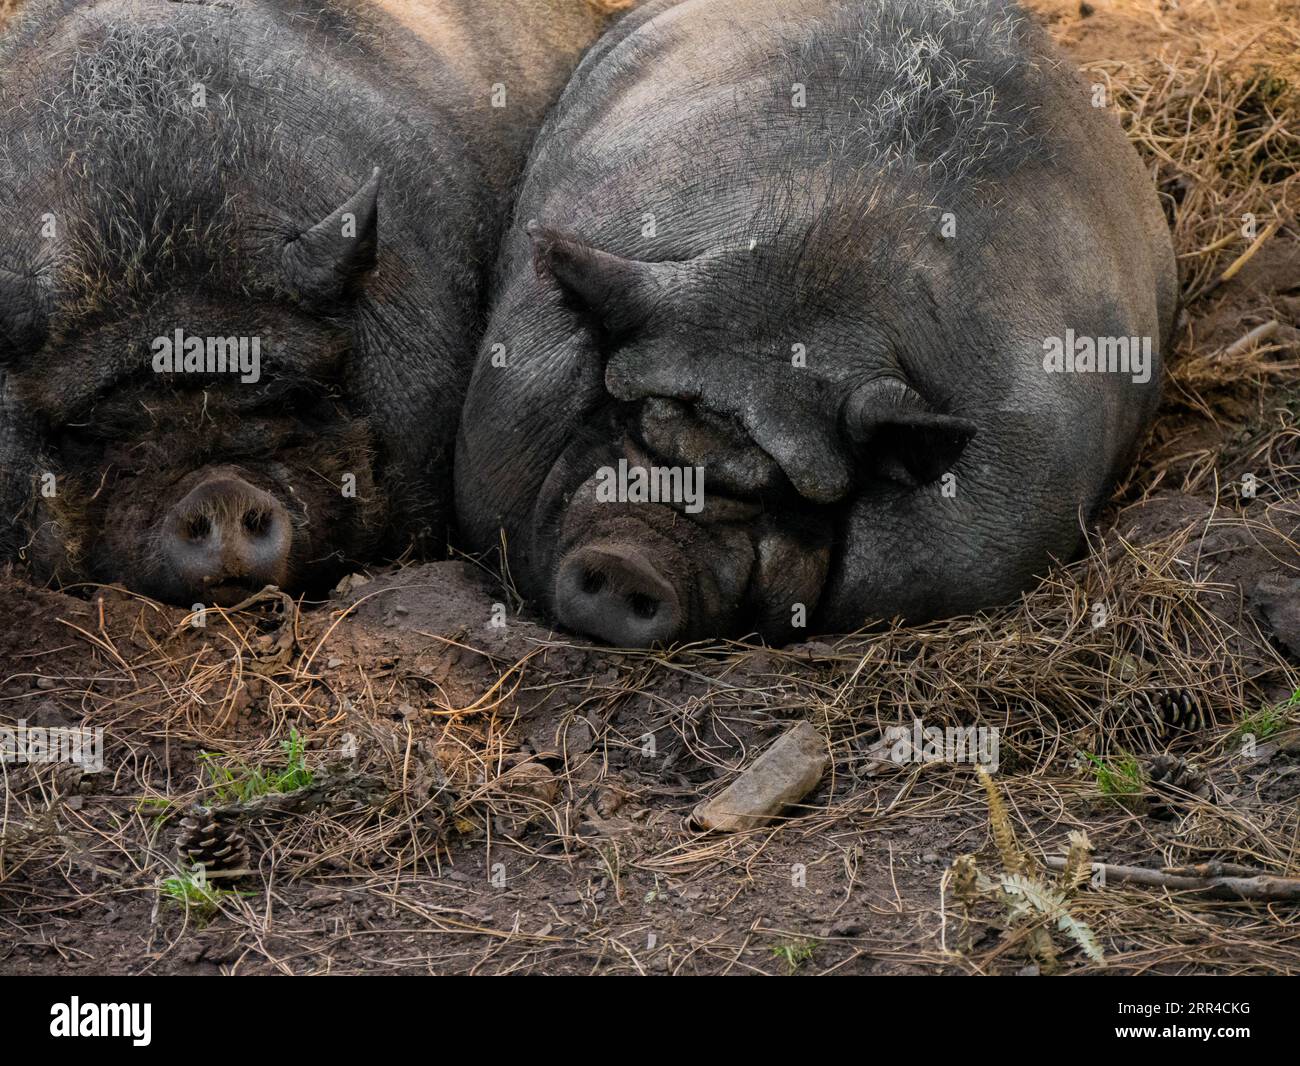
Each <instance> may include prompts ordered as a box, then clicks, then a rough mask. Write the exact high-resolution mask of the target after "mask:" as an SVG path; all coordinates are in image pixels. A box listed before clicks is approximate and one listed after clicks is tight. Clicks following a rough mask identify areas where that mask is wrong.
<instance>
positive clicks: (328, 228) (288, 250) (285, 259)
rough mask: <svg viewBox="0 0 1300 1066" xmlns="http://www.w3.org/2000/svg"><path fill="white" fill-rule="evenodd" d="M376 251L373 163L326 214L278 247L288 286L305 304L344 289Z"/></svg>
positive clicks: (366, 267) (370, 265)
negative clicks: (360, 182)
mask: <svg viewBox="0 0 1300 1066" xmlns="http://www.w3.org/2000/svg"><path fill="white" fill-rule="evenodd" d="M378 251H379V168H378V167H376V168H375V172H374V173H373V174H371V175H370V180H369V181H367V182H366V183H365V184H364V185H363V186H361V188H360V189H358V190H357V191H356V192H355V193H353V194H352V196H351V197H349V198H348V200H347V201H346V202H345V203H344V204H342V205H341V206H340V207H339V208H338V209H337V210H335V211H334V213H333V214H331V215H330V216H329V217H328V218H326V219H324V220H322V221H320V222H318V223H316V225H314V226H312V228H311V229H309V230H307V231H306V232H305V233H301V234H299V235H298V236H297V237H296V238H294V239H293V240H291V241H290V242H289V243H288V244H286V245H285V246H284V251H283V252H282V253H281V257H280V264H281V267H282V269H283V272H284V281H285V284H286V286H287V287H288V289H289V291H290V292H292V293H293V294H294V295H295V296H296V297H297V298H298V299H300V300H304V301H307V302H309V303H329V302H330V301H333V300H339V299H342V298H343V297H345V296H347V295H349V294H350V292H351V291H352V289H353V287H354V286H355V284H356V281H357V279H358V278H360V277H361V276H362V275H363V274H365V273H366V272H367V271H368V270H371V269H373V268H374V265H375V261H376V259H377V256H378Z"/></svg>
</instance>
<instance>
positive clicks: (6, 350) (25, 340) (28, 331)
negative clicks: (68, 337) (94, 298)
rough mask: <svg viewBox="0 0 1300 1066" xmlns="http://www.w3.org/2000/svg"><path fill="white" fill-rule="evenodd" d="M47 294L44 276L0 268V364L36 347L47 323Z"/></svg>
mask: <svg viewBox="0 0 1300 1066" xmlns="http://www.w3.org/2000/svg"><path fill="white" fill-rule="evenodd" d="M50 297H51V287H50V283H49V279H48V277H47V276H46V275H44V274H36V275H23V274H15V273H13V272H12V271H9V270H6V269H4V267H0V364H3V363H8V362H10V361H11V360H13V359H15V358H17V357H18V356H21V355H24V354H26V353H27V352H30V351H34V350H35V349H36V348H38V347H40V344H41V342H42V341H43V340H44V339H45V333H46V329H47V327H48V325H49V311H50V303H51V299H50Z"/></svg>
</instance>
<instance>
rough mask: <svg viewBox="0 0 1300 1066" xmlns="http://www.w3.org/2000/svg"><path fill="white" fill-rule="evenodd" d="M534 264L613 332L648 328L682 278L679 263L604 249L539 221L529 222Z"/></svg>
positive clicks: (630, 331) (539, 272)
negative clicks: (640, 258)
mask: <svg viewBox="0 0 1300 1066" xmlns="http://www.w3.org/2000/svg"><path fill="white" fill-rule="evenodd" d="M527 230H528V236H529V238H530V239H531V240H532V242H533V265H534V267H535V268H536V270H537V274H538V276H539V277H550V278H553V279H554V280H555V282H556V283H557V284H558V285H559V286H560V288H562V289H563V290H564V292H565V294H566V295H567V296H568V297H569V299H570V300H571V301H572V302H573V303H575V304H576V305H578V306H579V307H580V308H581V309H582V310H584V311H586V312H587V313H589V314H590V315H592V316H593V317H594V318H595V319H596V320H597V321H598V322H599V323H600V324H601V325H602V326H603V327H604V328H605V329H606V330H608V331H609V332H611V333H615V334H625V333H632V332H635V331H637V330H639V329H644V328H645V327H646V326H648V325H649V323H650V321H651V319H652V318H653V317H654V314H655V311H656V310H657V309H658V308H659V307H660V306H661V304H662V302H663V300H664V297H665V296H666V295H667V294H668V293H669V292H671V290H672V289H673V288H674V287H675V286H676V285H677V284H678V283H679V282H680V280H681V277H682V273H683V269H684V268H683V264H681V263H648V262H644V261H643V260H639V259H624V258H622V257H621V256H617V255H611V254H610V253H609V252H602V251H601V250H600V249H599V248H593V247H592V246H591V245H589V244H584V243H583V242H581V241H579V240H577V239H576V238H573V237H568V236H565V235H564V234H562V233H560V232H558V231H557V230H553V229H551V228H550V227H549V226H543V225H542V224H541V223H540V222H538V221H537V220H536V219H534V220H532V221H531V222H529V223H528V226H527Z"/></svg>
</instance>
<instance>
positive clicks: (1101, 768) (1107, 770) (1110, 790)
mask: <svg viewBox="0 0 1300 1066" xmlns="http://www.w3.org/2000/svg"><path fill="white" fill-rule="evenodd" d="M1088 761H1089V762H1091V763H1092V772H1093V775H1094V776H1095V777H1096V779H1097V788H1098V789H1099V790H1100V792H1101V794H1102V795H1103V796H1109V797H1110V798H1111V799H1114V800H1117V801H1119V802H1121V803H1122V802H1124V801H1126V800H1131V799H1135V798H1136V797H1138V796H1140V795H1142V791H1143V779H1142V764H1141V763H1139V762H1138V760H1137V757H1136V756H1134V755H1121V756H1119V757H1118V758H1115V759H1111V760H1109V761H1107V760H1105V759H1102V758H1100V757H1099V756H1097V755H1088Z"/></svg>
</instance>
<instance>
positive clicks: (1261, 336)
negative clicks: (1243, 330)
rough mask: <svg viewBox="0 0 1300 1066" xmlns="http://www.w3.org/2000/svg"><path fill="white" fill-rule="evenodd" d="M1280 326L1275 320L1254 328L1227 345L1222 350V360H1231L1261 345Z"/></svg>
mask: <svg viewBox="0 0 1300 1066" xmlns="http://www.w3.org/2000/svg"><path fill="white" fill-rule="evenodd" d="M1281 325H1282V324H1281V323H1280V322H1278V320H1277V319H1276V318H1275V319H1273V320H1272V321H1271V322H1265V323H1264V324H1263V325H1262V326H1256V327H1255V328H1254V329H1252V330H1251V331H1250V332H1249V333H1247V334H1246V335H1245V336H1243V337H1239V338H1238V339H1237V340H1235V341H1233V342H1232V343H1231V344H1229V345H1228V347H1226V348H1224V349H1223V356H1222V358H1224V359H1231V358H1233V356H1237V355H1241V354H1242V353H1243V352H1246V351H1249V350H1250V349H1251V348H1253V347H1255V345H1257V344H1261V343H1263V342H1264V341H1266V340H1268V339H1269V338H1270V337H1271V336H1273V334H1274V333H1276V332H1277V331H1278V329H1279V328H1281Z"/></svg>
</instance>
